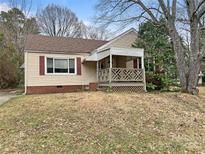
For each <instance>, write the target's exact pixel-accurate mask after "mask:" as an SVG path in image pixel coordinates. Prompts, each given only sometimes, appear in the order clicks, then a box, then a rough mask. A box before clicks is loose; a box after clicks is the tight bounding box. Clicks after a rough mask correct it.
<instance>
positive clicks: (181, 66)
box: [168, 23, 188, 92]
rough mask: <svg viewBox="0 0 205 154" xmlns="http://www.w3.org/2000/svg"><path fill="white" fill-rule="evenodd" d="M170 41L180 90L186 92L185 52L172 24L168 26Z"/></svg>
mask: <svg viewBox="0 0 205 154" xmlns="http://www.w3.org/2000/svg"><path fill="white" fill-rule="evenodd" d="M168 29H169V33H170V37H171V40H172V42H173V48H174V51H175V57H176V62H177V67H178V74H179V80H180V84H181V90H182V91H183V92H187V90H188V77H187V66H186V62H185V60H184V59H185V50H184V48H183V45H182V41H181V38H180V36H179V35H178V32H177V30H176V28H175V26H174V23H169V24H168Z"/></svg>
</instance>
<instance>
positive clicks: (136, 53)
mask: <svg viewBox="0 0 205 154" xmlns="http://www.w3.org/2000/svg"><path fill="white" fill-rule="evenodd" d="M109 55H118V56H130V57H142V58H144V49H140V48H114V47H112V48H108V49H106V50H102V51H99V52H94V53H93V54H91V55H90V56H87V57H86V58H85V60H86V61H99V60H101V59H103V58H106V57H108V56H109Z"/></svg>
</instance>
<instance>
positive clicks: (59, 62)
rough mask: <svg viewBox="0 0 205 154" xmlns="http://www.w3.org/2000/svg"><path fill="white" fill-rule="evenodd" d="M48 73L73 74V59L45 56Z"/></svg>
mask: <svg viewBox="0 0 205 154" xmlns="http://www.w3.org/2000/svg"><path fill="white" fill-rule="evenodd" d="M46 70H47V73H48V74H75V59H74V58H71V59H57V58H56V59H55V58H47V68H46Z"/></svg>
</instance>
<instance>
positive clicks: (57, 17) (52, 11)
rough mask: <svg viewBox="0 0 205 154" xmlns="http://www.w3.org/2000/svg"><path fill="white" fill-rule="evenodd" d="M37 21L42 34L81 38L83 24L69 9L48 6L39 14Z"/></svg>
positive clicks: (52, 5)
mask: <svg viewBox="0 0 205 154" xmlns="http://www.w3.org/2000/svg"><path fill="white" fill-rule="evenodd" d="M37 19H38V23H39V27H40V29H41V31H42V33H45V34H48V35H50V36H65V37H81V36H82V32H81V27H82V24H83V23H82V22H79V21H78V18H77V17H76V15H75V14H74V13H73V12H72V11H71V10H70V9H68V8H65V7H61V6H58V5H54V4H51V5H48V6H47V7H46V8H45V9H43V10H40V11H38V12H37Z"/></svg>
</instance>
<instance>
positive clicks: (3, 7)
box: [0, 3, 11, 12]
mask: <svg viewBox="0 0 205 154" xmlns="http://www.w3.org/2000/svg"><path fill="white" fill-rule="evenodd" d="M10 9H11V8H10V7H9V5H8V4H6V3H0V12H1V11H5V12H7V11H8V10H10Z"/></svg>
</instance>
